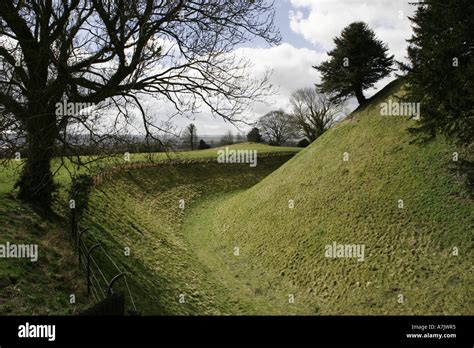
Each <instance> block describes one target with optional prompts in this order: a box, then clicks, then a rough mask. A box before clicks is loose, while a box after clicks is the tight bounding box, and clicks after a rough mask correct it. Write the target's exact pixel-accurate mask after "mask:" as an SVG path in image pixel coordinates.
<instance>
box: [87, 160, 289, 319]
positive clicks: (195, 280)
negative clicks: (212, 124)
mask: <svg viewBox="0 0 474 348" xmlns="http://www.w3.org/2000/svg"><path fill="white" fill-rule="evenodd" d="M288 159H289V157H288V156H275V157H268V158H262V159H260V160H259V164H258V166H257V167H256V168H251V167H249V165H248V164H245V165H242V164H238V165H235V164H217V163H194V164H175V165H164V166H162V167H159V168H149V169H135V170H129V171H126V172H123V173H121V174H118V175H116V176H115V177H114V178H113V180H108V181H107V182H106V183H105V184H104V185H102V186H100V187H99V189H97V190H95V191H94V192H93V194H92V197H91V202H90V205H91V207H93V208H91V209H89V211H88V213H87V215H86V217H85V221H83V225H84V226H88V227H89V228H90V229H91V232H92V235H94V236H95V238H97V240H98V241H99V242H100V243H101V244H103V245H104V246H105V247H106V250H108V251H109V252H110V253H111V254H112V255H113V257H114V259H115V260H116V261H117V262H118V263H119V264H120V267H121V268H123V269H125V270H126V271H127V274H128V275H129V277H128V279H129V282H130V287H131V290H132V294H133V296H134V300H135V302H136V303H137V307H138V309H139V310H140V311H141V312H142V313H143V314H173V315H175V314H179V315H195V314H211V315H216V314H231V313H240V314H245V313H252V312H254V311H255V309H254V305H253V303H252V302H253V301H245V300H244V301H240V300H237V299H235V298H234V293H233V291H232V289H229V288H228V286H227V285H226V284H223V283H222V282H220V281H218V280H217V279H216V275H215V274H214V273H213V272H212V271H211V270H210V269H209V268H208V267H207V266H206V265H205V264H204V263H202V262H200V260H199V259H198V257H197V250H196V249H195V248H194V247H193V245H192V244H190V242H189V239H188V238H187V237H186V236H184V235H183V234H182V226H183V219H184V217H185V216H186V214H187V212H188V210H190V209H192V207H193V206H195V205H199V202H201V201H203V200H207V199H210V198H217V197H220V195H222V194H226V193H230V192H234V191H236V190H242V189H244V188H248V187H251V186H252V185H254V184H255V183H257V182H258V181H260V180H261V179H262V178H263V177H264V176H266V175H268V174H269V173H271V172H272V171H274V170H275V169H276V168H278V167H279V166H280V165H281V164H282V163H283V162H284V161H286V160H288ZM180 200H184V202H185V205H184V209H181V208H180V207H179V203H180ZM125 247H129V248H130V250H131V255H130V256H125V255H124V253H123V250H124V248H125ZM113 274H114V270H113V269H109V270H106V275H107V277H108V279H110V278H111V277H112V276H113ZM181 294H184V296H185V303H179V296H180V295H181ZM270 307H271V306H268V305H267V308H270Z"/></svg>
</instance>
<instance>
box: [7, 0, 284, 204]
mask: <svg viewBox="0 0 474 348" xmlns="http://www.w3.org/2000/svg"><path fill="white" fill-rule="evenodd" d="M273 17H274V10H273V2H272V1H269V0H253V1H247V0H237V1H236V0H214V1H212V2H210V1H208V0H116V1H101V0H1V1H0V41H1V45H0V117H2V120H1V121H0V125H1V126H2V128H4V129H2V133H5V132H11V131H14V132H16V133H22V134H23V135H24V139H25V141H26V144H27V145H28V151H27V159H26V162H25V164H24V167H23V169H22V174H21V177H20V179H19V181H18V183H17V185H18V187H19V197H20V198H21V199H23V200H26V201H29V202H32V203H36V204H38V205H40V206H50V203H51V193H52V191H53V189H54V184H53V174H52V173H51V164H50V163H51V159H52V157H53V156H55V155H58V156H60V155H61V154H62V153H61V151H59V150H61V149H68V150H69V151H70V150H71V149H72V148H73V147H74V146H76V145H77V144H75V143H73V142H71V141H70V136H69V134H70V133H71V132H82V133H86V134H89V138H90V139H93V140H94V141H97V142H98V143H99V144H100V143H101V142H106V143H110V140H109V139H108V138H109V137H110V135H111V134H120V133H121V132H125V131H127V130H129V129H130V128H133V127H137V123H136V122H139V123H140V129H142V131H143V133H144V134H145V136H146V137H147V138H150V137H156V136H157V134H159V132H160V131H161V129H160V125H159V124H157V122H156V120H153V119H152V118H150V117H149V115H147V114H146V112H145V111H144V107H143V105H142V100H143V99H142V98H143V97H144V96H145V95H149V96H152V97H156V98H162V99H165V100H167V101H168V102H170V103H171V104H172V105H174V107H175V108H176V109H177V110H178V112H182V113H184V112H197V111H199V109H200V108H202V107H204V108H205V111H210V112H211V113H212V114H213V115H217V116H220V117H223V118H224V119H226V120H228V121H230V122H237V121H239V120H240V119H241V115H242V114H243V112H244V111H245V110H246V107H247V106H248V103H249V101H251V100H255V99H259V98H260V97H263V96H265V95H267V93H268V92H269V85H268V83H267V82H268V76H267V75H266V76H264V77H263V78H262V79H260V80H249V79H248V69H247V68H248V67H249V62H248V61H247V60H245V59H244V58H239V57H237V56H236V55H235V54H233V53H232V51H233V49H234V48H235V47H236V45H239V44H241V43H244V42H247V41H249V40H250V39H252V38H254V37H260V38H263V39H264V40H266V41H267V42H268V43H270V44H275V43H278V42H279V34H278V32H277V30H276V29H275V26H274V24H273ZM63 100H64V101H65V104H64V105H67V106H68V108H67V112H64V111H65V110H59V112H58V110H57V105H58V103H61V102H62V101H63ZM71 103H73V104H74V105H75V106H73V108H72V109H74V110H73V111H71V110H70V109H69V106H70V105H71ZM91 105H95V106H96V107H98V108H99V109H100V112H90V111H88V110H90V108H89V106H91ZM88 108H89V109H88ZM69 111H71V112H69ZM104 139H105V140H104ZM55 150H58V152H55Z"/></svg>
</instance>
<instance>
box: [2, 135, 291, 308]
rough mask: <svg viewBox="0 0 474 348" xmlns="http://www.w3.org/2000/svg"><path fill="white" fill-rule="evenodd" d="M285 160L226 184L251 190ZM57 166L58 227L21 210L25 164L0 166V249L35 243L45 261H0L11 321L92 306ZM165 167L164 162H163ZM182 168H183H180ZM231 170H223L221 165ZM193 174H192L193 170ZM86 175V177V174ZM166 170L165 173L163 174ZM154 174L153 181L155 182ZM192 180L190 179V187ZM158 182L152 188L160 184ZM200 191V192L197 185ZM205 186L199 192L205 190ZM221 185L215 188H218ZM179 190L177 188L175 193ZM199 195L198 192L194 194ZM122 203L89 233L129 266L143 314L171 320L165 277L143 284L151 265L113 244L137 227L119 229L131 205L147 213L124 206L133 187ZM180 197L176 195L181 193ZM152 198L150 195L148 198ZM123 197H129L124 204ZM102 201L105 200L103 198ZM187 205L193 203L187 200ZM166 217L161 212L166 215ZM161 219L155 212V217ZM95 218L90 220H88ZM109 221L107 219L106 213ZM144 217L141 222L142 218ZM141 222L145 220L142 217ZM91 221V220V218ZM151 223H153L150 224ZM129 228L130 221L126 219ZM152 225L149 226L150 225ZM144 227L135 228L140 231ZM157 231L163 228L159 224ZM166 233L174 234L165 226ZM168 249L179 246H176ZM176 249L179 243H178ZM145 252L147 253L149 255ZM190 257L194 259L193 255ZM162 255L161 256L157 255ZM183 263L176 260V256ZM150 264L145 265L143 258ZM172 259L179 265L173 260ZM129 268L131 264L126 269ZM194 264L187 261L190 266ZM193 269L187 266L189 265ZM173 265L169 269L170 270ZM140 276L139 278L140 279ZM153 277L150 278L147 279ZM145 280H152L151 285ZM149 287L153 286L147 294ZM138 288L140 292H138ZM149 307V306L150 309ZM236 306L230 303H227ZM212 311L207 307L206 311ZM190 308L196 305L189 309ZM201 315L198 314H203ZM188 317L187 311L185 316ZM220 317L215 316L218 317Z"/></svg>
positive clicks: (209, 167)
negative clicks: (18, 185) (18, 192)
mask: <svg viewBox="0 0 474 348" xmlns="http://www.w3.org/2000/svg"><path fill="white" fill-rule="evenodd" d="M231 148H234V149H250V148H251V149H257V150H258V151H259V152H260V153H264V154H277V152H278V153H281V152H287V153H290V154H291V153H292V152H295V151H298V150H299V149H297V148H281V147H271V146H267V145H263V144H249V143H244V144H237V145H232V146H231ZM216 154H217V149H209V150H203V151H193V152H181V153H172V154H169V156H170V157H171V158H178V159H203V158H216ZM153 157H154V160H158V161H165V160H166V159H168V157H167V156H166V155H165V154H153ZM286 159H288V158H287V157H284V156H278V158H277V159H275V160H272V159H268V161H269V162H268V165H265V164H263V165H262V166H261V167H260V168H259V169H258V170H254V171H250V170H249V168H248V165H247V166H246V167H247V168H242V167H243V166H240V167H241V172H239V171H235V169H236V168H235V167H229V169H231V168H232V171H231V173H230V176H229V179H228V180H227V179H225V180H224V179H222V181H223V182H226V183H229V185H233V186H232V187H234V188H235V187H240V185H244V186H245V185H247V186H250V185H252V184H254V183H255V182H257V181H258V180H260V179H261V178H262V177H263V176H264V175H266V174H268V173H269V172H270V171H272V170H274V169H275V168H276V167H277V166H278V165H279V164H281V163H282V161H285V160H286ZM130 160H131V161H133V162H135V161H144V160H147V156H146V155H145V154H131V158H130ZM121 161H123V159H122V157H117V158H115V159H114V158H112V159H110V158H109V159H102V160H99V161H97V162H96V163H95V164H94V166H97V167H96V168H92V167H91V168H90V169H98V168H104V167H108V166H113V165H115V164H120V163H123V162H121ZM60 162H61V161H60V159H56V160H55V161H54V162H53V167H54V168H55V169H58V172H57V174H56V177H55V179H56V181H57V182H58V183H59V184H60V189H59V192H58V195H57V197H56V201H55V210H56V211H57V213H58V214H59V215H58V216H57V217H56V218H54V220H52V221H47V220H44V219H42V218H41V217H39V216H38V215H36V213H35V212H34V211H33V210H31V209H30V208H29V207H27V206H24V205H21V204H20V203H19V202H18V201H17V200H16V199H15V194H14V190H13V184H14V182H15V180H16V178H17V176H18V174H19V170H20V168H21V164H22V162H16V161H12V162H10V163H9V164H8V166H7V167H2V168H1V169H0V226H1V228H2V231H1V232H2V235H1V238H0V243H5V242H7V241H9V242H11V243H25V244H38V245H39V253H40V258H39V260H38V262H36V263H32V262H30V261H29V260H22V259H0V314H4V315H5V314H7V315H21V314H23V315H28V314H74V313H77V312H79V311H81V310H83V309H84V308H86V307H87V306H89V305H90V304H91V303H92V299H91V298H88V297H86V293H85V277H84V275H83V274H82V273H81V272H80V271H79V270H78V266H77V261H76V256H75V254H74V253H73V251H72V248H71V244H70V242H69V240H68V237H67V232H66V231H67V227H66V219H65V216H66V212H67V209H65V207H66V197H67V188H68V186H69V184H70V176H69V173H68V172H67V171H66V170H65V168H64V167H61V168H60ZM65 162H66V163H67V165H68V166H69V169H74V168H73V166H72V165H71V164H70V163H68V162H67V161H65ZM165 163H167V162H166V161H165ZM178 167H179V166H178ZM187 167H188V171H187V175H188V176H189V178H188V180H191V179H190V178H192V175H191V174H192V173H191V172H193V173H194V171H195V170H197V167H196V168H195V167H191V166H190V165H189V166H187ZM214 167H215V169H216V170H215V174H213V175H211V176H210V178H213V179H215V180H217V181H220V180H221V178H220V176H221V175H222V176H224V175H227V174H229V173H228V172H227V171H226V170H223V167H222V166H221V165H217V164H214V165H213V164H205V165H204V167H202V171H201V176H206V175H207V174H206V173H207V171H211V172H212V171H214ZM224 167H226V166H224ZM173 168H174V167H173V166H166V165H165V166H164V168H161V169H159V171H158V173H160V174H159V175H160V176H162V179H163V180H165V183H166V184H172V183H174V182H175V179H174V177H173V175H174V173H175V171H176V170H175V169H173ZM190 168H192V169H190ZM84 170H85V169H82V170H81V171H84ZM156 170H157V168H154V169H149V170H148V171H145V170H143V171H136V170H135V171H132V172H134V173H135V172H137V173H138V172H140V173H141V174H140V175H145V177H147V178H148V179H146V178H143V183H145V182H147V180H153V182H155V180H154V179H153V177H154V176H155V175H156V174H157V172H156ZM161 171H163V172H162V173H161ZM125 173H127V174H119V175H118V176H117V178H114V179H116V181H115V180H110V182H109V181H106V183H105V184H104V185H103V186H101V187H100V188H99V189H98V190H97V191H95V193H94V195H93V200H92V202H91V207H92V209H91V211H93V210H94V209H97V211H98V212H99V211H100V212H101V209H102V208H104V204H105V206H107V202H106V199H105V198H104V196H101V195H102V192H105V193H104V194H105V196H107V191H106V188H108V187H115V186H114V185H120V184H121V179H120V178H121V177H122V176H123V175H125V177H128V175H129V174H128V173H129V172H125ZM151 175H152V176H151ZM210 178H209V179H207V180H208V181H207V183H208V186H213V185H212V183H210V181H209V180H210ZM137 179H138V180H139V181H141V180H142V178H141V177H140V176H138V177H137ZM191 181H192V180H191ZM176 182H177V183H179V182H180V181H179V179H178V178H176ZM157 183H158V181H156V183H155V184H157ZM135 184H136V182H135V181H133V182H131V183H128V185H129V186H130V187H131V188H133V187H134V185H135ZM195 186H196V187H200V186H199V185H195ZM201 186H202V185H201ZM218 187H219V186H215V187H214V189H216V188H218ZM175 190H176V189H175ZM196 190H197V188H196ZM122 191H123V192H121V193H122V196H121V195H120V194H118V195H117V197H112V198H113V199H112V201H113V202H114V203H115V200H116V199H117V198H118V197H121V198H123V199H124V200H123V202H121V203H124V205H123V206H120V209H121V211H116V210H112V211H110V212H109V213H113V214H115V215H113V217H114V218H116V219H117V221H112V220H111V221H110V225H111V226H107V223H108V220H107V219H102V218H101V217H100V216H99V217H98V219H97V220H98V223H97V224H95V225H94V226H93V228H92V231H93V232H102V231H104V229H105V233H102V234H100V233H98V234H97V235H94V234H91V235H92V236H93V237H94V238H97V239H99V240H100V241H101V242H102V243H103V245H104V248H106V250H108V251H109V252H110V253H111V254H112V255H114V257H115V258H116V260H117V262H118V263H119V264H121V265H123V266H124V269H126V270H127V271H128V273H129V274H130V276H129V282H130V285H131V287H132V290H133V293H134V294H136V295H137V299H136V300H137V303H138V305H139V309H141V310H142V311H143V312H145V313H147V312H150V311H152V312H155V313H156V312H159V313H173V311H170V310H169V309H168V308H167V307H166V306H165V303H166V302H163V301H162V300H161V299H160V297H159V296H160V292H166V291H165V290H163V289H167V285H165V284H166V282H169V280H166V277H164V276H163V275H160V274H158V276H157V278H156V279H153V277H145V275H146V274H147V272H149V269H148V268H147V267H148V266H149V264H147V263H144V262H143V260H142V259H140V260H139V261H136V262H135V261H132V260H136V258H135V257H134V256H136V251H137V250H138V249H139V248H138V247H137V246H136V245H133V249H132V250H133V253H132V256H131V257H130V258H127V259H123V253H122V252H121V251H122V249H123V246H122V245H120V244H119V242H121V241H122V240H121V239H120V238H119V239H117V240H116V239H114V238H113V236H114V235H115V234H116V233H117V231H115V230H113V228H112V227H117V228H118V227H119V226H121V227H124V228H123V229H121V230H120V231H119V232H127V229H129V228H130V227H131V226H132V230H133V228H135V227H133V226H135V225H134V224H133V223H132V224H130V225H121V223H120V221H121V219H122V217H121V216H122V215H123V216H125V217H126V216H127V214H128V212H129V211H130V207H131V206H128V205H127V204H135V205H136V206H137V207H136V209H138V210H137V211H136V213H137V214H141V213H142V212H141V211H140V210H139V209H140V207H139V206H141V204H142V203H143V201H139V202H134V203H133V202H131V201H127V198H128V194H129V193H130V192H129V190H128V188H127V187H126V188H125V189H123V190H122ZM176 191H177V190H176ZM147 192H148V191H147ZM123 194H125V195H126V196H125V197H123ZM97 195H99V197H102V198H104V199H98V198H97V197H98V196H97ZM184 197H185V198H186V199H192V197H191V196H184ZM189 203H190V201H189ZM162 212H163V211H162ZM153 214H156V212H153ZM91 215H92V214H91ZM104 216H105V217H106V218H108V217H110V215H107V214H105V215H104ZM140 216H141V215H140ZM145 216H146V215H143V216H141V217H145ZM89 217H91V218H92V219H94V218H95V217H94V216H89ZM148 218H150V217H148ZM125 221H129V220H125ZM147 222H148V223H151V222H150V221H147ZM139 223H140V222H139V221H138V222H137V224H139ZM157 223H161V220H159V219H157ZM169 223H170V224H173V222H169ZM155 226H158V225H155ZM168 228H169V227H168ZM109 229H110V230H111V232H112V235H108V234H106V233H108V232H109ZM170 243H172V244H173V243H174V242H173V241H171V242H170ZM178 244H179V242H178ZM147 252H150V250H148V251H147ZM191 255H192V254H191ZM160 256H164V255H160ZM96 257H97V259H98V260H99V261H100V262H101V263H102V264H103V265H105V267H106V268H107V266H108V265H109V263H108V262H104V261H105V259H104V256H103V255H101V254H100V253H99V254H98V255H96ZM149 258H151V259H153V256H152V255H149ZM177 258H179V255H178V256H177ZM143 259H146V258H143ZM173 260H176V258H175V259H173ZM125 261H126V262H125ZM188 261H189V260H188ZM189 262H190V261H189ZM191 264H192V262H191V263H188V265H191ZM171 265H172V266H175V265H174V264H170V267H171ZM113 272H114V270H113V269H106V273H107V276H108V277H109V279H110V278H111V277H112V276H113V275H115V274H113ZM135 274H136V275H137V276H136V277H135ZM190 277H191V278H189V279H188V281H189V282H190V283H193V280H192V276H190ZM199 277H200V278H199V279H201V281H202V279H203V274H202V273H199ZM150 278H151V279H150ZM205 278H206V279H207V276H206V277H205ZM147 281H149V282H148V283H147ZM144 284H148V286H149V288H147V287H146V286H145V285H144ZM121 287H123V283H121V282H119V283H118V284H117V286H116V288H121ZM135 289H137V290H136V291H135ZM184 290H186V291H187V292H188V293H189V296H196V295H195V294H194V295H193V293H191V292H190V288H189V287H184V286H183V291H184ZM71 294H74V295H75V296H76V304H70V303H69V298H70V295H71ZM150 301H151V302H150ZM230 302H232V301H230ZM207 305H208V306H209V303H208V304H207ZM190 306H191V307H190V308H194V307H192V304H190ZM199 308H200V307H199ZM183 310H184V309H183ZM184 311H185V312H186V311H187V312H186V313H189V312H192V310H191V309H189V308H188V309H186V310H184ZM213 311H214V312H215V310H214V309H212V308H208V309H207V312H209V313H211V312H213ZM217 311H218V310H217Z"/></svg>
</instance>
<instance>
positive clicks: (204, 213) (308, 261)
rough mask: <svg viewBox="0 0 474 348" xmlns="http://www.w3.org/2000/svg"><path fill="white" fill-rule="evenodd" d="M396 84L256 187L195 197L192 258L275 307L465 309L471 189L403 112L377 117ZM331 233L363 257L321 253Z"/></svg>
mask: <svg viewBox="0 0 474 348" xmlns="http://www.w3.org/2000/svg"><path fill="white" fill-rule="evenodd" d="M401 93H403V92H402V88H401V82H395V83H393V84H391V85H389V86H388V87H387V88H385V89H384V90H383V91H381V92H380V93H379V94H378V95H376V96H375V97H374V98H372V99H371V102H370V104H369V105H367V106H366V107H365V108H363V109H361V110H359V111H357V112H355V113H354V114H353V115H352V116H351V117H350V118H347V119H346V120H344V121H343V122H341V123H339V124H338V125H337V126H336V127H334V128H332V129H331V130H329V131H328V132H327V133H325V134H324V135H323V136H322V137H320V138H319V139H318V140H317V141H315V142H314V143H313V144H312V145H311V146H310V147H308V148H306V149H305V150H303V151H301V152H300V153H299V154H297V155H296V156H295V157H293V158H292V159H291V160H290V161H288V162H287V163H285V164H284V165H283V166H282V167H281V168H279V169H278V170H277V171H275V172H274V173H272V174H271V175H269V176H268V177H266V178H265V179H264V180H263V181H261V182H260V183H258V184H257V185H255V186H253V187H252V188H250V189H248V190H246V191H245V192H241V193H239V194H234V195H232V196H230V197H227V198H221V199H219V200H216V201H207V203H205V204H204V205H201V206H196V207H195V209H194V211H192V212H191V214H190V215H188V217H187V220H186V224H185V227H184V231H183V233H184V234H185V235H187V236H188V238H189V240H190V242H191V244H192V245H194V246H195V247H194V248H195V250H197V251H198V257H199V259H200V260H201V262H203V263H204V264H206V265H207V266H208V267H209V269H210V270H211V273H212V274H216V275H219V277H220V281H221V282H224V283H225V282H226V281H227V280H228V279H230V278H236V277H237V278H238V279H240V281H241V282H242V283H243V284H244V285H245V286H246V291H245V292H241V293H240V294H241V295H242V296H243V298H244V299H246V300H247V301H253V302H254V303H261V302H268V303H271V304H273V308H274V309H275V310H276V311H277V312H278V313H281V314H290V313H299V314H424V315H427V314H473V313H474V301H473V296H472V289H473V287H474V279H473V274H474V272H473V262H472V261H473V259H474V255H473V239H472V236H473V234H472V233H473V231H474V209H473V201H472V196H470V194H469V192H468V191H467V189H466V185H465V182H464V178H463V177H462V176H460V175H459V173H458V172H457V169H456V168H457V166H456V163H455V162H453V161H452V154H453V152H454V151H456V149H455V148H454V147H452V146H450V145H448V144H446V143H445V142H444V141H442V140H437V141H435V142H432V143H429V144H424V145H421V144H410V142H411V141H412V140H413V139H412V137H411V136H410V135H409V133H408V132H407V129H408V128H409V127H411V126H413V125H414V121H411V120H408V118H407V117H393V116H380V108H379V103H380V102H383V101H385V100H387V98H391V97H393V95H395V94H401ZM345 152H347V153H348V155H349V160H348V161H343V154H344V153H345ZM464 155H465V154H461V157H462V156H464ZM471 156H472V154H471ZM470 160H472V157H471V158H470ZM289 200H293V201H294V204H295V206H294V208H293V209H290V208H289ZM399 200H403V208H399ZM333 242H337V243H338V244H364V245H365V248H366V250H365V261H364V262H358V261H357V260H356V259H353V258H345V259H343V258H338V259H331V258H327V257H325V246H326V245H328V244H332V243H333ZM235 247H238V248H239V250H240V256H238V257H235V256H234V255H233V254H232V250H234V248H235ZM453 248H457V249H458V251H459V255H458V256H454V255H453V250H454V249H453ZM223 269H225V270H226V271H225V272H223ZM290 295H291V296H294V299H295V302H294V303H289V302H290V301H289V298H290V297H289V296H290ZM400 295H403V301H401V299H402V297H401V296H400ZM400 302H402V303H400ZM260 313H261V314H266V313H274V311H266V310H264V309H262V311H260Z"/></svg>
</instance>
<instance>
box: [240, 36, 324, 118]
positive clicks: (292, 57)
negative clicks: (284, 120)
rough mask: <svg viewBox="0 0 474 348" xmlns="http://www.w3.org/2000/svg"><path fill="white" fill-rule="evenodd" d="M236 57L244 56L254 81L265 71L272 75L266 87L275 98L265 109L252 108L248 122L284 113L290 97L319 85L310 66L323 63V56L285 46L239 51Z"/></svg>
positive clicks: (316, 74) (260, 104)
mask: <svg viewBox="0 0 474 348" xmlns="http://www.w3.org/2000/svg"><path fill="white" fill-rule="evenodd" d="M236 53H237V54H244V55H245V56H246V57H247V58H248V59H249V60H250V61H251V62H252V64H253V68H252V72H253V74H254V76H255V77H257V76H262V75H263V73H264V71H265V69H266V68H267V69H269V70H271V71H272V76H271V78H270V83H271V84H272V85H273V86H274V87H275V88H276V90H277V94H276V95H273V96H271V97H269V98H268V99H267V103H265V104H267V105H265V104H263V103H255V104H254V105H253V112H252V113H251V115H249V118H250V119H252V120H254V121H255V120H257V119H258V118H259V117H260V116H263V115H264V114H265V113H267V112H269V111H271V110H275V109H279V108H283V109H287V108H288V104H289V98H290V95H291V93H293V92H294V91H295V90H296V89H298V88H304V87H312V86H314V84H315V83H317V82H319V80H318V79H319V77H318V72H317V71H316V70H315V69H313V68H312V66H313V65H317V64H319V63H321V62H322V61H324V60H325V59H327V55H326V53H318V52H316V51H315V50H311V49H308V48H295V47H294V46H292V45H291V44H289V43H283V44H281V45H279V46H276V47H271V48H240V49H238V50H237V52H236Z"/></svg>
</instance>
